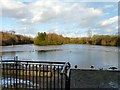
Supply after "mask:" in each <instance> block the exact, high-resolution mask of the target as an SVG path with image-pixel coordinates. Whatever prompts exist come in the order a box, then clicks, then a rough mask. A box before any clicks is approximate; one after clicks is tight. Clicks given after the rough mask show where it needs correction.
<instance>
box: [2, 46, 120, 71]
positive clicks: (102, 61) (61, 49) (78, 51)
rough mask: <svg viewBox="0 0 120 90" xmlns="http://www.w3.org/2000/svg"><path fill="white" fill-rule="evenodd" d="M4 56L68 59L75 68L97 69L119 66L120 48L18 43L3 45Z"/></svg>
mask: <svg viewBox="0 0 120 90" xmlns="http://www.w3.org/2000/svg"><path fill="white" fill-rule="evenodd" d="M2 55H3V57H7V58H10V57H12V56H18V57H19V58H20V59H29V60H30V59H31V60H41V61H42V60H47V61H68V62H70V63H71V65H72V67H73V68H74V66H75V65H77V66H78V68H82V69H84V68H90V66H91V65H94V66H95V68H96V69H99V68H104V69H108V68H109V67H112V66H115V67H118V48H117V47H109V46H107V47H106V46H94V45H79V44H78V45H77V44H76V45H75V44H66V45H58V46H34V45H16V46H13V47H10V46H4V47H3V53H2Z"/></svg>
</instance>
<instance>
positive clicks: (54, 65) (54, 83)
mask: <svg viewBox="0 0 120 90" xmlns="http://www.w3.org/2000/svg"><path fill="white" fill-rule="evenodd" d="M53 69H54V70H53V71H54V90H55V65H54V68H53Z"/></svg>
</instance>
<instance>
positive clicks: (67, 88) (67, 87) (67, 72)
mask: <svg viewBox="0 0 120 90" xmlns="http://www.w3.org/2000/svg"><path fill="white" fill-rule="evenodd" d="M68 69H69V70H68ZM65 90H70V66H67V67H66V68H65Z"/></svg>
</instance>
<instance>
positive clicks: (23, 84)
mask: <svg viewBox="0 0 120 90" xmlns="http://www.w3.org/2000/svg"><path fill="white" fill-rule="evenodd" d="M22 66H23V67H22V69H23V73H22V74H23V77H22V78H23V84H22V87H23V88H24V64H22Z"/></svg>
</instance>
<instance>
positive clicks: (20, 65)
mask: <svg viewBox="0 0 120 90" xmlns="http://www.w3.org/2000/svg"><path fill="white" fill-rule="evenodd" d="M20 66H21V65H20V62H19V65H18V67H19V87H18V88H20V85H21V83H20V80H21V77H20V76H21V75H20V73H21V68H20Z"/></svg>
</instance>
